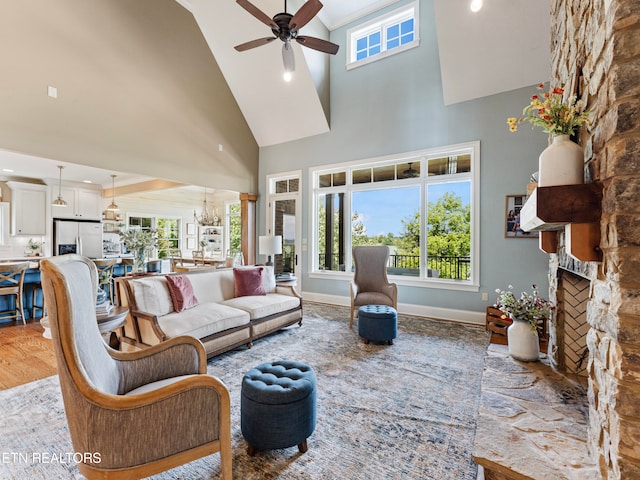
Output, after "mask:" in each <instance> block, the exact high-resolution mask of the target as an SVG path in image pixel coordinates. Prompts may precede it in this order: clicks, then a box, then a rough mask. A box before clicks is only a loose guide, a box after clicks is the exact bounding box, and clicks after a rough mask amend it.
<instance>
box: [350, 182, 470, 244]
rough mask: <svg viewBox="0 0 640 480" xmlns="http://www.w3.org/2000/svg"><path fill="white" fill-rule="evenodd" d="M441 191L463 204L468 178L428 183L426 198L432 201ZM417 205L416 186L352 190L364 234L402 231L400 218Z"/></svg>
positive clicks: (466, 196) (407, 215)
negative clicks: (464, 180) (454, 196)
mask: <svg viewBox="0 0 640 480" xmlns="http://www.w3.org/2000/svg"><path fill="white" fill-rule="evenodd" d="M445 192H453V193H455V194H456V195H458V196H460V197H462V202H463V204H468V203H469V202H470V195H471V192H470V189H469V182H457V183H445V184H435V185H429V197H430V198H429V201H432V202H435V201H437V200H438V198H440V197H441V196H442V195H443V194H444V193H445ZM419 205H420V188H419V187H417V186H416V187H409V188H389V189H384V190H369V191H363V192H353V196H352V209H353V211H354V212H358V214H359V216H360V221H362V223H364V226H365V227H366V228H367V235H370V236H371V235H379V234H381V233H382V234H385V235H386V234H387V233H388V232H391V233H393V234H394V235H396V236H397V235H400V234H401V233H402V219H404V218H407V217H412V216H413V214H414V213H415V212H416V211H417V210H418V207H419Z"/></svg>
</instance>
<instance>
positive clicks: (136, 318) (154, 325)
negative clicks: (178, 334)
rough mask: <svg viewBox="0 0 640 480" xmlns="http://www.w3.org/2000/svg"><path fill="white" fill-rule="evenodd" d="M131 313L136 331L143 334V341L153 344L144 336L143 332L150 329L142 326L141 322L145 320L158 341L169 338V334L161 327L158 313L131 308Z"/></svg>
mask: <svg viewBox="0 0 640 480" xmlns="http://www.w3.org/2000/svg"><path fill="white" fill-rule="evenodd" d="M129 315H131V318H132V319H133V322H134V324H135V328H136V331H137V332H138V334H139V335H140V336H141V338H140V340H141V341H142V342H143V343H146V344H148V345H152V343H151V342H146V341H145V339H144V338H142V337H143V336H144V333H143V332H147V331H148V330H149V329H148V328H142V327H141V324H142V323H144V322H147V323H148V324H149V326H150V327H151V330H152V331H153V334H154V335H155V336H156V338H157V340H158V342H162V341H165V340H167V335H166V334H165V333H164V332H163V331H162V328H160V324H159V323H158V316H157V315H154V314H152V313H148V312H142V311H140V310H129Z"/></svg>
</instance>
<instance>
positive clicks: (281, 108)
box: [0, 0, 550, 188]
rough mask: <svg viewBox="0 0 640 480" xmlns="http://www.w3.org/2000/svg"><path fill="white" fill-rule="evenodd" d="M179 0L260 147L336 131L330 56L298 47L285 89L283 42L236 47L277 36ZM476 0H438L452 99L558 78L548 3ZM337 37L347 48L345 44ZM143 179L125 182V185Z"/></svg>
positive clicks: (105, 180)
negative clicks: (331, 116) (474, 4)
mask: <svg viewBox="0 0 640 480" xmlns="http://www.w3.org/2000/svg"><path fill="white" fill-rule="evenodd" d="M176 1H177V2H178V3H180V4H181V5H182V6H183V7H185V8H187V9H188V10H189V11H191V12H192V14H193V15H194V18H195V19H196V21H197V23H198V25H199V27H200V28H201V30H202V32H203V34H204V36H205V38H206V40H207V42H208V44H209V46H210V48H211V50H212V52H213V54H214V56H215V58H216V61H217V62H218V64H219V66H220V68H221V70H222V72H223V74H224V77H225V79H226V81H227V82H228V84H229V86H230V89H231V91H232V93H233V95H234V96H235V97H236V100H237V102H238V105H239V106H240V108H241V110H242V113H243V115H244V116H245V118H246V119H247V122H248V124H249V126H250V128H251V131H252V133H253V134H254V136H255V138H256V141H257V142H258V145H260V146H267V145H272V144H277V143H281V142H286V141H291V140H295V139H298V138H303V137H306V136H310V135H316V134H318V133H323V132H327V131H328V130H329V129H330V125H329V123H328V122H327V115H326V113H327V112H325V110H326V108H327V105H326V103H327V85H326V82H328V71H327V68H328V63H327V57H328V55H324V54H320V53H318V52H315V51H313V50H310V49H308V48H301V47H300V46H298V45H294V48H295V49H296V50H295V54H296V77H295V81H293V82H291V83H289V84H286V83H284V82H283V80H282V60H281V56H280V48H281V43H280V42H272V44H269V45H266V46H263V47H260V48H257V49H254V50H251V51H247V52H243V53H238V52H236V51H235V50H234V49H233V46H234V45H237V44H239V43H242V42H245V41H248V40H251V39H254V38H260V37H264V36H268V35H269V33H270V32H269V31H268V28H267V27H266V26H265V25H263V24H261V23H260V22H259V21H258V20H257V19H255V18H254V17H252V16H251V15H250V14H248V13H247V12H246V11H245V10H244V9H242V8H241V7H240V6H239V5H237V4H236V2H235V1H234V0H176ZM398 2H399V0H348V1H347V0H323V4H324V8H323V9H322V10H321V11H320V13H319V14H318V19H316V20H314V21H312V22H311V23H310V24H309V25H308V26H307V27H305V28H304V29H303V32H304V33H307V34H310V35H313V36H318V37H322V38H326V39H328V38H329V30H333V29H336V28H339V27H341V26H343V25H346V24H348V23H351V22H353V21H356V20H358V19H359V18H362V17H363V16H366V15H368V14H370V13H373V12H375V11H377V10H379V9H381V8H385V7H391V8H393V4H395V3H398ZM252 3H254V4H255V5H256V6H258V7H259V8H261V9H262V10H263V11H264V12H265V13H267V14H269V15H273V14H275V13H276V12H280V11H282V10H283V1H282V0H253V1H252ZM303 3H304V0H289V2H288V10H289V11H290V12H295V11H297V9H298V8H300V6H301V5H302V4H303ZM469 3H470V0H434V14H435V19H436V25H437V35H438V49H439V58H440V64H441V72H442V73H441V74H442V84H443V89H444V92H443V93H444V98H445V103H447V104H452V103H457V102H462V101H465V100H471V99H474V98H478V97H482V96H487V95H492V94H496V93H499V92H503V91H508V90H512V89H516V88H520V87H523V86H527V85H532V84H535V83H538V82H541V81H545V80H547V79H548V78H549V70H550V60H549V57H550V48H549V38H550V33H549V29H550V27H549V25H550V13H549V11H550V6H549V0H485V1H484V7H483V8H482V9H481V10H480V11H479V12H478V13H475V14H474V13H472V12H471V11H470V10H469ZM423 14H424V12H423ZM331 40H332V41H333V42H335V43H338V44H340V48H341V49H344V48H345V39H344V38H333V39H331ZM334 68H335V66H334ZM337 68H344V66H342V65H338V67H337ZM469 79H473V81H470V80H469ZM293 106H295V112H296V114H295V118H294V115H293V111H294V107H293ZM0 147H2V146H1V145H0ZM0 164H1V165H2V166H3V167H12V168H14V172H15V173H12V175H18V176H24V177H36V176H37V177H39V178H57V175H58V170H57V165H58V164H63V165H64V162H51V161H42V160H41V159H38V158H35V157H31V158H28V159H27V158H26V157H24V156H18V155H15V154H12V153H11V152H6V151H0ZM73 172H74V173H73V174H74V178H70V177H68V175H70V174H71V171H70V170H67V171H65V178H67V179H68V180H77V181H82V180H85V179H88V180H91V181H93V182H94V183H98V184H101V185H103V186H104V187H105V188H108V187H109V186H110V176H109V175H110V174H111V173H112V171H105V170H100V169H97V168H91V167H86V168H84V167H81V166H79V165H75V166H74V169H73ZM2 175H3V172H0V177H1V176H2ZM4 175H7V174H6V173H4ZM138 180H139V179H138V178H137V177H136V178H129V179H127V178H126V177H124V176H120V177H119V182H123V183H131V182H134V181H138Z"/></svg>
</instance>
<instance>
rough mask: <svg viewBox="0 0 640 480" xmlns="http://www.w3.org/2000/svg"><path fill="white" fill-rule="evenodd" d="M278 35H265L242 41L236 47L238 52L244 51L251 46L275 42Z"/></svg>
mask: <svg viewBox="0 0 640 480" xmlns="http://www.w3.org/2000/svg"><path fill="white" fill-rule="evenodd" d="M276 38H278V37H264V38H257V39H256V40H251V41H250V42H246V43H241V44H240V45H236V46H235V47H233V48H235V49H236V50H237V51H238V52H244V51H245V50H249V49H251V48H256V47H260V46H262V45H266V44H267V43H270V42H273V41H274V40H275V39H276Z"/></svg>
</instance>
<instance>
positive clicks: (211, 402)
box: [41, 255, 231, 480]
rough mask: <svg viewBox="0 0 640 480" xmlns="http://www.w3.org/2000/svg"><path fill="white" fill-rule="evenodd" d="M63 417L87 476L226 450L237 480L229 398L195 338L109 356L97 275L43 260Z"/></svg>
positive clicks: (164, 465)
mask: <svg viewBox="0 0 640 480" xmlns="http://www.w3.org/2000/svg"><path fill="white" fill-rule="evenodd" d="M41 269H42V272H43V287H44V290H45V300H46V303H47V311H48V315H49V320H50V325H51V332H52V340H53V343H54V350H55V353H56V360H57V363H58V374H59V377H60V386H61V389H62V398H63V401H64V407H65V413H66V416H67V422H68V424H69V432H70V434H71V440H72V443H73V448H74V450H75V451H76V452H91V453H95V454H99V461H96V458H95V456H92V457H88V458H84V459H83V460H84V461H83V463H80V464H78V468H79V470H80V472H81V473H82V474H83V475H84V476H85V477H87V478H90V479H91V478H119V479H120V478H141V477H147V476H150V475H153V474H155V473H158V472H161V471H164V470H167V469H169V468H173V467H175V466H178V465H181V464H183V463H186V462H189V461H192V460H195V459H197V458H200V457H203V456H205V455H209V454H212V453H216V452H220V464H221V471H222V478H223V479H228V480H230V479H231V428H230V402H229V392H228V390H227V389H226V387H225V386H224V384H223V383H222V382H221V381H220V380H218V379H217V378H215V377H212V376H210V375H207V374H206V355H205V351H204V347H203V345H202V343H200V341H199V340H197V339H195V338H193V337H188V336H183V337H176V338H173V339H171V340H168V341H166V342H163V343H161V344H158V345H155V346H153V347H149V348H147V349H144V350H140V351H136V352H127V353H125V352H119V351H116V350H112V349H111V348H110V347H109V346H108V345H106V344H105V342H104V341H103V340H102V336H101V335H100V332H99V329H98V324H97V321H96V314H95V300H96V291H97V271H96V267H95V266H94V265H93V263H92V262H91V261H90V260H88V259H86V258H84V257H81V256H79V255H63V256H59V257H53V258H51V259H45V260H42V262H41Z"/></svg>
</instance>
